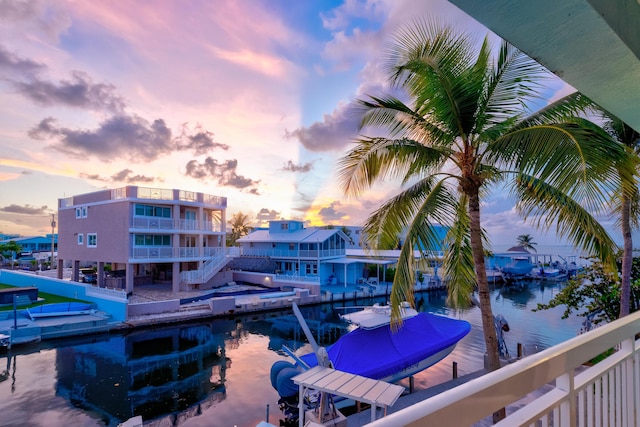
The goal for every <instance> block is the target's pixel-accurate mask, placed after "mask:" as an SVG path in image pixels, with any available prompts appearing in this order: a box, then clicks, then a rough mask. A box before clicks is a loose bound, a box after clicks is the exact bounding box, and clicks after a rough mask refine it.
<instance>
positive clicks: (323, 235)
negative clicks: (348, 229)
mask: <svg viewBox="0 0 640 427" xmlns="http://www.w3.org/2000/svg"><path fill="white" fill-rule="evenodd" d="M334 234H340V235H341V236H342V238H343V239H345V240H348V238H347V237H346V236H345V235H344V233H343V232H342V231H340V230H339V229H335V228H334V229H328V228H315V227H310V228H304V229H302V230H297V231H288V232H282V233H270V232H269V230H256V231H254V232H252V233H249V234H247V235H246V236H244V237H241V238H239V239H238V242H239V243H258V242H275V243H277V242H286V243H317V242H324V241H325V240H327V239H328V238H329V237H331V236H333V235H334Z"/></svg>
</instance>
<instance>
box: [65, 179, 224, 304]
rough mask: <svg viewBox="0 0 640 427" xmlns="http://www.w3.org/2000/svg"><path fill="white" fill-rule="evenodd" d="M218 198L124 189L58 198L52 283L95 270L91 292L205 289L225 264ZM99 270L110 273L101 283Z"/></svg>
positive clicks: (221, 199) (102, 274)
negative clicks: (66, 271)
mask: <svg viewBox="0 0 640 427" xmlns="http://www.w3.org/2000/svg"><path fill="white" fill-rule="evenodd" d="M226 207H227V199H226V198H225V197H218V196H212V195H209V194H203V193H197V192H192V191H184V190H170V189H157V188H145V187H136V186H127V187H122V188H116V189H111V190H101V191H96V192H93V193H87V194H81V195H77V196H72V197H68V198H64V199H59V200H58V240H59V250H58V264H57V265H58V272H59V273H58V277H59V278H62V269H63V266H65V265H70V266H71V267H72V270H73V272H72V280H76V281H77V280H78V278H79V271H80V268H81V267H95V269H96V271H97V273H98V286H105V285H107V286H109V287H116V288H122V289H126V291H127V293H130V292H133V289H134V286H136V285H142V284H154V283H158V284H159V283H170V284H171V289H172V290H173V291H179V290H187V289H192V288H195V287H199V286H202V285H211V282H212V281H215V275H216V274H217V273H218V272H219V271H220V270H221V269H222V268H223V267H224V265H225V264H226V262H227V259H226V255H225V235H226V228H225V222H226ZM107 271H108V272H109V273H110V274H109V277H107V274H106V273H107Z"/></svg>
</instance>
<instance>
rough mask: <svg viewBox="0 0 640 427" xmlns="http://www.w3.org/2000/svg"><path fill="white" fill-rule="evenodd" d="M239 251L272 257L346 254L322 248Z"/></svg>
mask: <svg viewBox="0 0 640 427" xmlns="http://www.w3.org/2000/svg"><path fill="white" fill-rule="evenodd" d="M241 253H242V255H245V256H265V257H266V256H268V257H272V258H330V257H339V256H344V255H345V254H346V250H345V249H324V250H320V251H317V250H315V251H312V250H295V249H294V250H286V249H275V248H274V249H268V248H247V247H242V248H241Z"/></svg>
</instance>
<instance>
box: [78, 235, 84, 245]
mask: <svg viewBox="0 0 640 427" xmlns="http://www.w3.org/2000/svg"><path fill="white" fill-rule="evenodd" d="M78 244H79V245H84V234H82V233H78Z"/></svg>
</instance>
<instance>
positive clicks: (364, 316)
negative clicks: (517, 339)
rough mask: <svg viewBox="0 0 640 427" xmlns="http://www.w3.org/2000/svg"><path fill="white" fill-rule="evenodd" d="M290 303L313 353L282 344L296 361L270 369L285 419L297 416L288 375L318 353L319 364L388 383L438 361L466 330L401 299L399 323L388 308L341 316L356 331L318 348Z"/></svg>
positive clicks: (313, 363)
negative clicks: (299, 351)
mask: <svg viewBox="0 0 640 427" xmlns="http://www.w3.org/2000/svg"><path fill="white" fill-rule="evenodd" d="M293 307H294V313H295V314H296V317H298V320H299V322H300V326H301V327H302V329H303V331H304V332H305V335H306V336H307V339H308V340H309V342H310V343H311V346H312V347H313V349H314V352H313V353H309V354H305V355H302V356H298V355H296V354H295V353H294V352H293V351H292V350H290V349H289V348H287V347H286V346H283V350H284V351H285V352H286V353H288V354H289V355H290V356H291V357H292V358H293V359H294V361H295V362H296V363H295V364H293V363H289V362H287V361H284V360H279V361H277V362H275V363H274V364H273V366H272V367H271V385H272V386H273V387H274V388H275V389H276V391H277V392H278V394H279V395H280V400H279V401H278V403H279V404H280V408H281V409H282V411H283V413H284V414H285V417H286V420H287V421H288V422H294V421H296V420H297V417H298V407H297V406H298V402H297V400H298V386H297V385H296V384H294V382H293V380H292V378H293V377H295V376H296V375H298V374H300V373H301V372H302V371H304V370H307V369H310V368H312V367H314V366H316V365H318V357H320V358H321V363H320V365H321V366H327V364H328V363H330V364H331V366H332V367H333V368H334V369H336V370H338V371H343V372H347V373H351V374H354V375H360V376H363V377H367V378H371V379H374V380H382V381H386V382H391V383H393V382H397V381H399V380H401V379H403V378H406V377H409V376H411V375H414V374H416V373H418V372H421V371H423V370H425V369H427V368H428V367H430V366H433V365H434V364H436V363H438V362H439V361H441V360H442V359H444V358H445V357H446V356H447V355H449V353H451V352H452V351H453V349H454V348H455V346H456V344H457V343H458V342H459V341H460V340H461V339H462V338H464V337H465V336H466V335H467V334H468V333H469V331H470V330H471V325H470V324H469V322H467V321H465V320H457V319H452V318H449V317H445V316H439V315H435V314H431V313H418V312H417V311H416V310H414V309H413V308H411V307H410V306H409V305H408V304H407V303H403V304H402V305H401V307H400V314H401V318H402V324H401V325H398V328H397V329H396V328H394V327H393V326H392V325H391V307H389V306H379V305H375V306H372V307H366V308H364V309H363V310H361V311H358V312H354V313H350V314H345V315H342V316H341V317H342V318H343V319H345V320H346V321H348V322H350V323H352V324H353V325H355V326H356V329H354V330H352V331H351V332H349V333H347V334H346V335H343V336H342V337H340V338H339V339H338V340H337V341H336V342H335V343H334V344H333V345H331V346H330V347H328V348H327V349H324V348H320V347H319V346H318V345H317V343H316V342H315V339H314V338H313V335H312V334H311V332H310V330H309V328H308V326H307V324H306V321H305V320H304V318H302V314H300V313H299V310H298V308H297V305H295V304H294V306H293ZM320 350H322V351H320ZM318 355H319V356H318ZM305 400H306V398H305Z"/></svg>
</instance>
